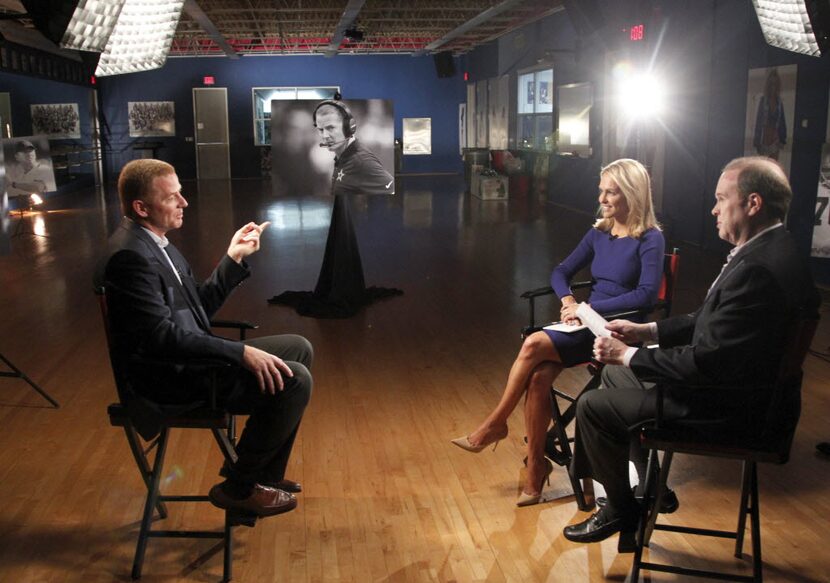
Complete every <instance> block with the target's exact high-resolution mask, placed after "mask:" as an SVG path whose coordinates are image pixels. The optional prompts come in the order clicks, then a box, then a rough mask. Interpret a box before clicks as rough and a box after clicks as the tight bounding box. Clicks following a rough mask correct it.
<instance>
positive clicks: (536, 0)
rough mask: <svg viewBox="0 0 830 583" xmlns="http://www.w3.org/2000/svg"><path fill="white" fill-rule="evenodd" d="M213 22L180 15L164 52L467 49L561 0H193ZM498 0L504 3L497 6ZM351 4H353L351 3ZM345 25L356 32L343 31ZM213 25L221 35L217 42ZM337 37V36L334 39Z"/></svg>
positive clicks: (558, 7)
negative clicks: (358, 35)
mask: <svg viewBox="0 0 830 583" xmlns="http://www.w3.org/2000/svg"><path fill="white" fill-rule="evenodd" d="M195 2H196V3H197V4H198V5H199V8H200V9H201V11H202V12H203V13H204V15H205V16H206V17H207V18H208V19H209V20H210V22H211V23H212V24H213V26H214V27H215V29H216V31H215V32H213V33H212V32H208V31H206V30H205V28H204V27H203V26H202V25H201V24H200V22H199V21H197V20H196V19H194V18H192V17H191V16H190V15H189V14H188V13H185V14H183V15H182V18H181V20H180V21H179V28H178V30H177V31H176V36H175V38H174V40H173V46H172V48H171V50H170V55H171V56H213V55H217V56H218V55H224V54H227V47H230V48H231V49H232V50H233V51H234V52H236V53H239V54H243V55H294V54H328V55H332V54H338V53H339V54H368V53H404V54H407V53H410V54H411V53H417V54H422V53H429V52H435V51H436V50H441V51H451V52H453V53H456V54H460V53H466V52H468V51H470V50H472V49H473V48H475V47H476V46H478V45H479V44H481V43H483V42H487V41H489V40H492V39H494V38H498V37H499V36H501V35H502V34H505V33H507V32H509V31H511V30H514V29H516V28H519V27H521V26H523V25H525V24H528V23H530V22H533V21H535V20H538V19H539V18H542V17H544V16H547V15H548V14H552V13H553V12H557V11H558V10H561V9H562V6H561V0H519V1H515V2H505V0H455V1H453V0H365V2H355V1H354V0H195ZM500 6H506V8H503V9H501V10H497V8H499V7H500ZM355 8H357V9H356V10H355ZM346 29H350V30H351V29H356V30H358V31H360V32H361V33H362V36H363V38H362V40H353V39H350V38H349V36H348V35H346V34H344V33H345V32H346ZM216 33H218V34H219V35H221V38H224V39H225V41H226V42H227V46H226V47H223V46H221V44H220V42H217V37H216ZM338 41H339V42H338Z"/></svg>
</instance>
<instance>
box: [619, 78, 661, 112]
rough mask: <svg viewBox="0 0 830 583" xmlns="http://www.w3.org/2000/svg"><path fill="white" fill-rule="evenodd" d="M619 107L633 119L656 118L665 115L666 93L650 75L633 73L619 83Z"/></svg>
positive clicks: (659, 83)
mask: <svg viewBox="0 0 830 583" xmlns="http://www.w3.org/2000/svg"><path fill="white" fill-rule="evenodd" d="M617 83H618V84H617V87H618V89H619V90H618V93H617V95H618V99H619V106H620V109H621V111H622V113H623V114H624V115H625V116H626V117H628V118H631V119H644V118H649V117H652V118H656V117H660V116H661V115H662V114H663V111H664V109H665V105H666V103H665V102H666V99H665V98H666V91H665V87H664V86H663V84H662V83H661V82H660V81H659V80H658V79H657V78H656V77H655V76H654V75H652V74H650V73H632V74H630V75H627V76H626V77H625V78H623V79H619V80H618V82H617Z"/></svg>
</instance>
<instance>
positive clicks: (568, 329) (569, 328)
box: [545, 322, 588, 334]
mask: <svg viewBox="0 0 830 583" xmlns="http://www.w3.org/2000/svg"><path fill="white" fill-rule="evenodd" d="M587 327H588V326H586V325H585V324H578V325H576V324H566V323H565V322H556V323H555V324H549V325H547V326H545V330H553V331H555V332H564V333H565V334H571V333H573V332H577V331H579V330H584V329H585V328H587Z"/></svg>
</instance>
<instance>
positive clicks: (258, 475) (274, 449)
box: [223, 334, 314, 485]
mask: <svg viewBox="0 0 830 583" xmlns="http://www.w3.org/2000/svg"><path fill="white" fill-rule="evenodd" d="M246 344H249V345H251V346H253V347H255V348H259V349H260V350H264V351H266V352H268V353H270V354H273V355H275V356H278V357H279V358H281V359H282V360H283V361H285V363H286V364H287V365H288V366H289V367H290V368H291V370H292V372H293V373H294V376H293V377H291V378H289V377H285V376H283V381H284V382H285V387H284V389H283V390H282V391H276V394H274V395H271V394H270V393H268V392H265V393H263V392H261V391H260V389H259V385H258V384H257V382H256V379H255V378H254V376H253V375H251V374H249V373H248V372H247V371H243V372H242V374H243V379H242V381H241V382H240V383H239V384H238V385H237V387H236V388H235V389H234V390H233V391H232V392H231V393H230V394H229V395H228V397H227V399H226V400H225V402H224V405H225V407H226V408H227V409H228V411H230V412H231V413H235V414H243V415H249V417H248V421H247V422H246V423H245V429H244V430H243V431H242V435H241V436H240V439H239V443H238V444H237V453H238V454H239V459H238V460H237V462H236V463H235V464H233V466H232V467H230V468H227V467H226V468H224V472H223V473H225V474H226V475H227V477H228V479H229V480H231V481H233V482H237V483H239V484H244V485H252V484H253V483H255V482H256V483H262V482H278V481H280V480H282V479H283V478H284V477H285V468H286V466H287V465H288V459H289V457H290V456H291V449H292V448H293V446H294V438H295V437H296V436H297V430H298V429H299V427H300V421H301V420H302V418H303V412H304V411H305V407H306V405H307V404H308V401H309V399H310V398H311V388H312V379H311V373H310V372H309V368H311V363H312V360H313V358H314V350H313V348H312V346H311V343H310V342H309V341H308V340H306V339H305V338H303V337H302V336H296V335H293V334H284V335H278V336H265V337H262V338H255V339H253V340H248V341H247V342H246Z"/></svg>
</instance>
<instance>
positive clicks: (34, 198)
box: [29, 192, 43, 206]
mask: <svg viewBox="0 0 830 583" xmlns="http://www.w3.org/2000/svg"><path fill="white" fill-rule="evenodd" d="M29 202H30V203H31V205H32V206H37V205H39V204H43V197H41V196H40V195H39V194H35V193H34V192H33V193H32V194H30V195H29Z"/></svg>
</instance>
